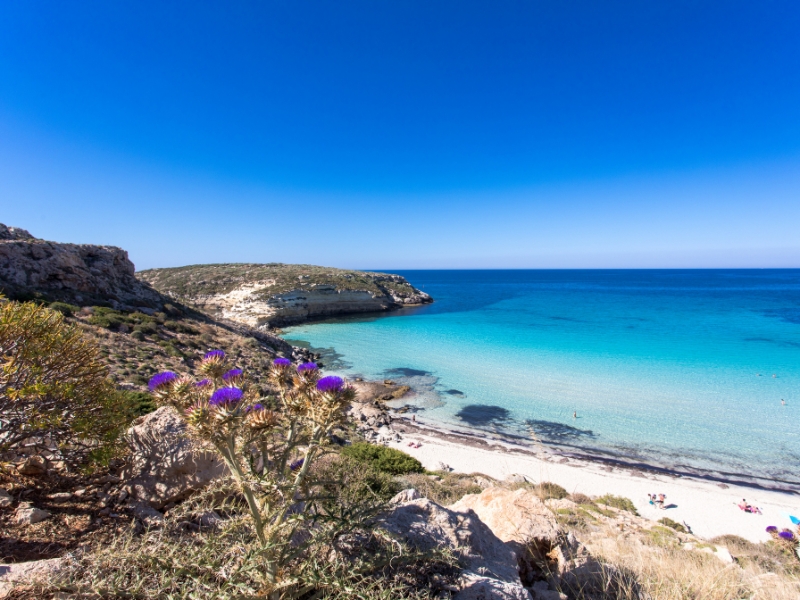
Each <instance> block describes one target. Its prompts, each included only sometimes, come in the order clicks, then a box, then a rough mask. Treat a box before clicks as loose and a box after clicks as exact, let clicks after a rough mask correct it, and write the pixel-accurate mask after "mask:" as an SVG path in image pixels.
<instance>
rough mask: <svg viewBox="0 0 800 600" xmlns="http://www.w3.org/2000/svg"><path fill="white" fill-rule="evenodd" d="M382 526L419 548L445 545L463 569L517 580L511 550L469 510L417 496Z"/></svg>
mask: <svg viewBox="0 0 800 600" xmlns="http://www.w3.org/2000/svg"><path fill="white" fill-rule="evenodd" d="M383 526H384V528H385V529H386V530H388V531H389V532H390V533H393V534H395V535H397V536H398V537H400V538H402V539H404V540H405V541H406V542H408V543H409V544H410V545H412V546H414V547H416V548H418V549H419V550H422V551H428V550H433V549H436V548H439V549H441V548H449V549H450V550H452V551H453V552H454V553H455V554H456V556H458V557H459V561H460V562H461V565H462V566H463V567H464V568H465V570H467V571H470V572H472V573H474V574H476V575H478V576H480V577H486V578H490V579H497V580H500V581H503V582H506V583H515V584H519V582H520V579H519V574H518V573H517V557H516V555H515V554H514V551H513V550H512V549H511V548H510V547H508V546H507V545H506V544H504V543H503V542H502V541H501V540H500V539H499V538H498V537H497V536H496V535H494V534H493V533H492V531H491V530H490V529H489V528H488V527H487V526H486V525H485V524H483V523H482V522H481V520H480V519H479V518H478V516H477V515H476V514H475V513H474V512H472V511H467V512H457V511H454V510H449V509H447V508H444V507H442V506H439V505H438V504H436V503H435V502H431V501H430V500H428V499H427V498H421V499H419V500H413V501H411V502H407V503H405V504H401V505H400V506H397V507H396V508H395V509H394V510H392V511H391V512H390V513H389V514H388V515H387V516H386V517H385V518H384V519H383Z"/></svg>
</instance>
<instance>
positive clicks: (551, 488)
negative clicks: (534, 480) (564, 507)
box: [536, 481, 569, 500]
mask: <svg viewBox="0 0 800 600" xmlns="http://www.w3.org/2000/svg"><path fill="white" fill-rule="evenodd" d="M536 493H537V494H538V495H539V497H541V498H542V500H549V499H551V498H553V499H555V500H561V499H562V498H566V497H567V496H569V493H568V492H567V490H565V489H564V488H563V487H561V486H560V485H558V484H557V483H551V482H550V481H543V482H541V483H540V484H538V485H537V486H536Z"/></svg>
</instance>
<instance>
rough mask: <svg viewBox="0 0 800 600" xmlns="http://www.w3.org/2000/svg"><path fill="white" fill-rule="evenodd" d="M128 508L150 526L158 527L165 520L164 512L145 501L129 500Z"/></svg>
mask: <svg viewBox="0 0 800 600" xmlns="http://www.w3.org/2000/svg"><path fill="white" fill-rule="evenodd" d="M127 509H128V511H130V512H131V514H133V516H134V517H136V518H137V519H139V520H140V521H141V522H142V523H144V524H145V525H147V526H148V527H156V526H158V525H161V524H162V523H163V522H164V513H161V512H159V511H157V510H156V509H155V508H153V507H152V506H150V505H149V504H145V503H144V502H129V503H128V506H127Z"/></svg>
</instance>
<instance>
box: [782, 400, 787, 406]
mask: <svg viewBox="0 0 800 600" xmlns="http://www.w3.org/2000/svg"><path fill="white" fill-rule="evenodd" d="M781 406H786V400H784V399H783V398H781Z"/></svg>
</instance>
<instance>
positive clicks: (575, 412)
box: [572, 410, 578, 419]
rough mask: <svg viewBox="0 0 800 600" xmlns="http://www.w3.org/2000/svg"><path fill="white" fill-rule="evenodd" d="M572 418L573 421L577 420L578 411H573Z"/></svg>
mask: <svg viewBox="0 0 800 600" xmlns="http://www.w3.org/2000/svg"><path fill="white" fill-rule="evenodd" d="M572 418H573V419H577V418H578V411H577V410H576V411H573V413H572Z"/></svg>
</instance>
